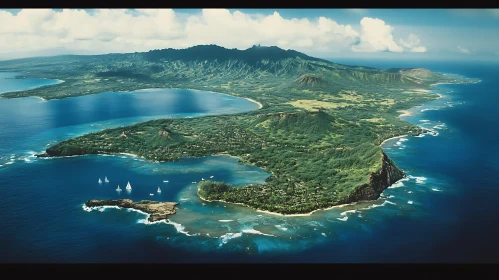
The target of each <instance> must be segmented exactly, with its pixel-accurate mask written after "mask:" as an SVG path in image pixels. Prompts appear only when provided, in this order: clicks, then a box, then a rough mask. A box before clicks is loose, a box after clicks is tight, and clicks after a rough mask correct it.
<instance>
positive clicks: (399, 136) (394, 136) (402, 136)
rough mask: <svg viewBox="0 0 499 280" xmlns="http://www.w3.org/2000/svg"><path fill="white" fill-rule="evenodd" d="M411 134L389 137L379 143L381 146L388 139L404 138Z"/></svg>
mask: <svg viewBox="0 0 499 280" xmlns="http://www.w3.org/2000/svg"><path fill="white" fill-rule="evenodd" d="M409 136H410V135H409V134H404V135H400V136H394V137H390V138H388V139H386V140H384V141H383V142H381V143H380V144H379V147H381V146H382V145H383V144H384V143H385V142H387V141H390V140H393V139H397V138H402V137H409Z"/></svg>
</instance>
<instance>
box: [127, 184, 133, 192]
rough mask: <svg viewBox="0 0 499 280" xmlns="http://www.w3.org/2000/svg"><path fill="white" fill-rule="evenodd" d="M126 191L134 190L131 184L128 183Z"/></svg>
mask: <svg viewBox="0 0 499 280" xmlns="http://www.w3.org/2000/svg"><path fill="white" fill-rule="evenodd" d="M126 189H127V190H129V191H131V190H132V186H131V185H130V182H128V184H127V185H126Z"/></svg>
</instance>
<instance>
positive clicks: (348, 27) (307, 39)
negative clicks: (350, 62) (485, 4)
mask: <svg viewBox="0 0 499 280" xmlns="http://www.w3.org/2000/svg"><path fill="white" fill-rule="evenodd" d="M4 11H6V12H0V21H1V22H3V23H4V24H2V26H0V36H1V37H2V38H0V39H1V40H0V59H5V57H9V56H10V57H12V58H15V57H16V56H17V57H22V56H34V55H53V54H62V53H77V54H96V53H108V52H134V51H147V50H149V49H158V48H168V47H173V48H184V47H189V46H192V45H197V44H217V45H221V46H224V47H228V48H234V47H235V48H239V49H245V48H248V47H251V45H252V44H262V45H276V46H279V47H282V48H284V49H296V50H298V51H302V52H305V53H307V54H309V55H313V56H319V57H324V58H333V57H359V58H362V57H366V58H367V57H369V58H381V59H401V58H409V59H410V58H416V59H435V58H440V59H499V9H488V10H485V9H475V10H472V9H459V10H458V9H228V10H224V9H218V10H213V9H208V10H202V9H173V10H161V11H159V12H158V11H150V10H112V11H106V10H57V9H56V10H47V9H32V10H22V11H20V10H19V9H15V10H14V9H11V10H4ZM2 42H3V43H2Z"/></svg>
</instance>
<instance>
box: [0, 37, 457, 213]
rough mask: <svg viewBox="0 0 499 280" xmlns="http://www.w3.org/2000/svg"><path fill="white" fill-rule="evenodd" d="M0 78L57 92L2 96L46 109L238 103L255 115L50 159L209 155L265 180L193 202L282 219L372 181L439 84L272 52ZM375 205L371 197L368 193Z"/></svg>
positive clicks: (106, 141) (74, 62)
mask: <svg viewBox="0 0 499 280" xmlns="http://www.w3.org/2000/svg"><path fill="white" fill-rule="evenodd" d="M0 69H4V70H18V71H29V76H31V77H44V78H57V79H62V80H65V83H62V84H58V85H52V86H47V87H43V88H38V89H33V90H28V91H21V92H13V93H5V94H2V97H7V98H14V97H22V96H40V97H43V98H46V99H51V98H63V97H70V96H78V95H85V94H92V93H98V92H104V91H120V90H134V89H142V88H160V87H176V88H192V89H200V90H210V91H215V92H221V93H227V94H231V95H234V96H240V97H248V98H251V99H254V100H257V101H259V102H261V103H262V104H263V108H262V109H260V110H257V111H254V112H250V113H246V114H239V115H226V116H215V117H213V116H210V117H201V118H192V119H164V120H154V121H148V122H144V123H140V124H136V125H132V126H127V127H119V128H114V129H106V130H103V131H100V132H96V133H91V134H87V135H84V136H81V137H77V138H74V139H70V140H67V141H64V142H61V143H58V144H56V145H54V146H52V147H50V148H48V149H47V155H49V156H67V155H79V154H102V153H107V154H114V153H130V154H136V155H139V156H142V157H144V158H146V159H149V160H154V161H174V160H179V159H181V158H185V157H201V156H209V155H214V154H230V155H233V156H237V157H239V158H240V159H241V161H242V162H244V163H248V164H253V165H256V166H259V167H262V168H264V169H265V170H268V171H270V172H272V174H273V175H272V176H271V177H270V178H268V179H267V182H266V183H265V184H263V185H249V186H244V187H239V188H234V187H231V186H228V185H227V184H225V183H223V182H203V183H202V184H200V186H199V195H200V196H202V197H203V198H205V199H209V200H223V201H227V202H235V203H243V204H245V205H248V206H251V207H254V208H258V209H262V210H268V211H273V212H279V213H284V214H291V213H306V212H310V211H312V210H316V209H319V208H326V207H330V206H333V205H336V204H339V203H341V202H344V201H346V200H347V198H348V197H349V195H351V194H352V193H353V192H354V191H355V190H356V189H357V188H358V187H359V186H361V185H366V184H369V183H370V182H369V178H370V175H372V174H375V173H379V172H380V171H381V167H382V166H381V162H382V155H383V154H382V151H381V148H380V147H379V145H380V143H381V142H382V141H384V140H385V139H388V138H390V137H394V136H398V135H402V134H409V135H417V134H419V133H422V132H423V131H422V129H421V128H419V127H417V126H415V125H412V124H409V123H407V122H404V121H401V120H400V119H398V115H399V114H400V112H398V111H400V110H404V109H409V108H411V107H414V106H416V105H419V104H421V103H423V102H426V101H429V100H433V99H435V98H436V96H435V95H434V94H430V93H427V92H424V91H417V89H428V88H429V85H430V84H432V83H436V82H444V81H446V82H450V81H451V80H450V79H449V78H446V77H445V76H443V75H441V74H438V73H432V72H430V71H428V70H426V69H388V70H382V69H375V68H369V67H358V66H345V65H340V64H336V63H332V62H328V61H325V60H321V59H316V58H312V57H309V56H306V55H304V54H301V53H298V52H295V51H284V50H281V49H279V48H276V47H268V48H266V47H253V48H250V49H248V50H244V51H239V50H228V49H224V48H221V47H218V46H196V47H192V48H189V49H185V50H172V49H167V50H156V51H151V52H147V53H134V54H109V55H101V56H60V57H51V58H34V59H21V60H12V61H3V62H0ZM378 195H379V194H378Z"/></svg>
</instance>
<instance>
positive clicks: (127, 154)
mask: <svg viewBox="0 0 499 280" xmlns="http://www.w3.org/2000/svg"><path fill="white" fill-rule="evenodd" d="M118 155H126V156H131V157H139V156H138V155H135V154H129V153H118Z"/></svg>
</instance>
